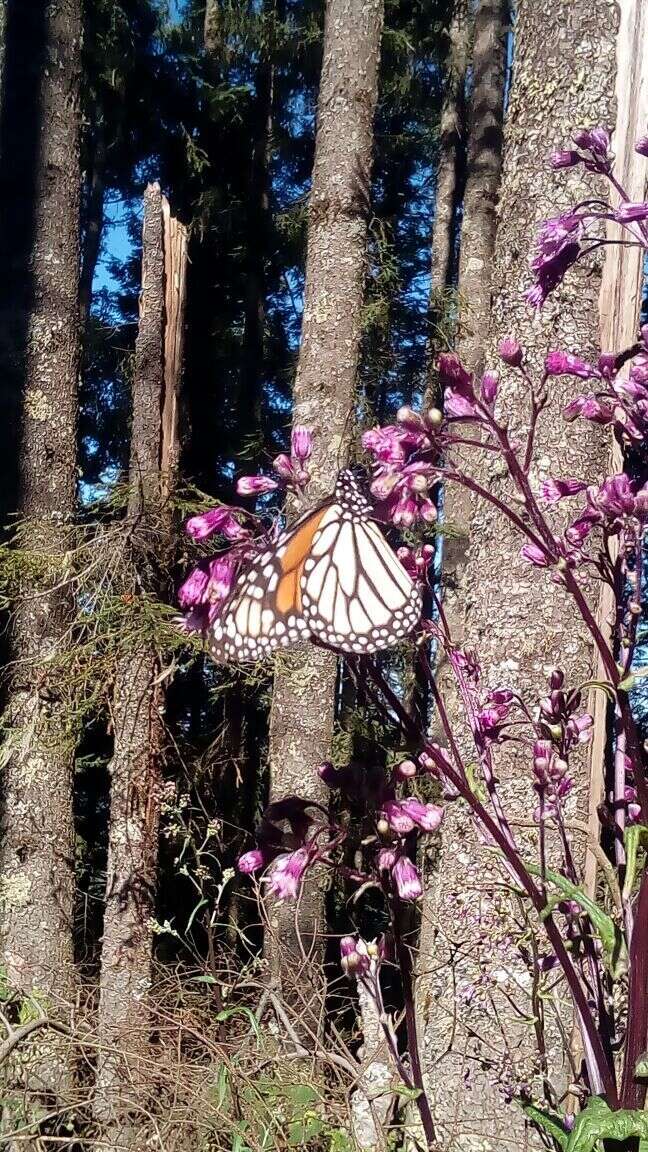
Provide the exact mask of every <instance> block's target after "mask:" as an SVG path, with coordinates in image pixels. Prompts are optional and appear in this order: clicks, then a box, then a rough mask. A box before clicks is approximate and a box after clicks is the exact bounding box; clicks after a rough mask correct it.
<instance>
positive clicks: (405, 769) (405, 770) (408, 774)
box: [394, 760, 418, 780]
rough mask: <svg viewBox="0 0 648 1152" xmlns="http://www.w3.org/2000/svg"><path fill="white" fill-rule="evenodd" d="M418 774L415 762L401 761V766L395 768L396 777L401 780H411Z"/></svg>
mask: <svg viewBox="0 0 648 1152" xmlns="http://www.w3.org/2000/svg"><path fill="white" fill-rule="evenodd" d="M417 772H418V769H417V767H416V764H415V763H414V761H413V760H401V762H400V764H397V765H396V767H395V768H394V776H396V777H397V778H398V779H399V780H411V779H412V777H413V776H416V773H417Z"/></svg>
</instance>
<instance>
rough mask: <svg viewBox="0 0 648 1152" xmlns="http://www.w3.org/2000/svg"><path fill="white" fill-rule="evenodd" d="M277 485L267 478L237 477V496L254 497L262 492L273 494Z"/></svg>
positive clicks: (274, 481)
mask: <svg viewBox="0 0 648 1152" xmlns="http://www.w3.org/2000/svg"><path fill="white" fill-rule="evenodd" d="M278 487H279V485H278V484H277V481H276V480H271V479H270V477H269V476H239V478H238V480H237V481H236V491H237V492H238V494H239V496H256V495H258V494H261V493H263V492H274V491H275V489H276V488H278Z"/></svg>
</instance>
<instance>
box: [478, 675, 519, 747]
mask: <svg viewBox="0 0 648 1152" xmlns="http://www.w3.org/2000/svg"><path fill="white" fill-rule="evenodd" d="M512 703H513V693H512V692H509V691H508V689H501V688H500V689H496V690H495V691H494V692H491V693H490V695H489V696H488V697H487V699H486V701H485V702H484V704H483V706H482V707H481V708H480V709H479V711H478V712H477V715H476V722H477V732H476V734H475V735H476V740H477V742H478V743H479V745H480V746H481V747H485V746H487V745H488V744H493V743H495V742H497V741H498V740H499V738H500V736H501V733H502V729H503V727H504V725H505V724H506V722H507V720H508V718H509V715H510V712H511V705H512Z"/></svg>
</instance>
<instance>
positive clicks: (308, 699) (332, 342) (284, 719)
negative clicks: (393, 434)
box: [267, 0, 383, 988]
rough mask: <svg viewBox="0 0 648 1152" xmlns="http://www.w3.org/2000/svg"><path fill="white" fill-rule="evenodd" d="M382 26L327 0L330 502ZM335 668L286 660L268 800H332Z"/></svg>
mask: <svg viewBox="0 0 648 1152" xmlns="http://www.w3.org/2000/svg"><path fill="white" fill-rule="evenodd" d="M382 22H383V5H382V0H369V2H361V0H329V2H328V4H327V7H326V20H325V28H324V58H323V63H322V75H321V80H320V91H319V101H318V112H317V134H316V147H315V162H314V167H313V183H312V191H311V197H310V206H309V223H308V255H307V262H306V288H305V300H304V317H303V325H302V340H301V347H300V352H299V363H298V368H297V379H296V381H295V389H294V409H293V420H294V422H295V424H305V425H306V426H307V427H309V428H311V429H312V430H313V433H314V436H315V444H314V449H313V456H312V459H311V463H310V469H311V475H312V482H311V485H310V490H309V500H310V501H311V502H312V503H313V504H315V503H317V501H319V500H321V499H322V497H324V496H327V495H328V494H329V493H330V492H331V490H332V488H333V485H334V482H335V477H336V475H337V472H338V469H339V468H340V466H341V465H342V464H343V463H344V461H345V459H346V455H347V450H348V443H349V438H350V433H351V424H352V420H353V401H354V395H355V383H356V369H357V364H358V353H359V347H360V336H361V310H362V302H363V293H364V280H365V261H366V246H367V214H368V207H369V195H370V175H371V158H372V142H373V116H374V110H375V106H376V98H377V88H378V62H379V56H380V38H381V32H382ZM336 678H337V660H336V658H335V656H334V655H332V654H331V653H330V652H325V651H323V650H320V649H317V648H314V647H312V646H311V645H308V646H305V647H302V648H295V649H293V650H291V652H290V653H287V654H286V655H285V656H283V655H282V656H280V657H279V658H278V662H277V669H276V673H275V683H274V691H273V697H272V711H271V717H270V772H271V796H272V798H273V799H278V798H280V797H281V796H285V795H287V794H289V793H295V792H299V793H300V794H301V795H310V796H312V797H313V798H314V799H318V800H320V801H322V802H326V799H327V790H326V789H325V787H324V785H323V784H321V782H320V781H319V778H318V776H317V772H316V768H317V765H318V764H319V763H321V761H322V760H325V759H326V758H327V757H328V755H329V753H330V744H331V736H332V733H333V720H334V711H335V685H336ZM323 916H324V893H323V891H322V890H321V889H318V888H317V886H316V885H312V886H311V887H310V889H309V890H308V891H307V892H306V893H305V895H304V898H303V899H302V901H301V904H300V907H299V935H301V938H302V946H303V948H304V949H305V952H306V953H308V952H309V949H310V948H311V947H312V946H313V943H314V942H315V940H316V937H317V934H318V932H319V931H321V929H322V925H323ZM293 917H294V913H293V912H292V911H291V912H287V911H284V910H282V909H279V908H277V907H275V908H274V909H273V910H272V912H271V921H272V922H271V925H270V927H271V932H270V934H269V940H268V946H267V952H268V957H269V960H270V964H271V969H272V973H273V976H274V978H275V980H277V981H278V983H279V985H280V986H283V987H284V988H287V987H290V986H291V985H294V983H295V979H296V977H297V976H298V972H297V971H296V968H295V957H296V956H297V957H299V956H300V950H299V947H298V943H297V940H296V932H295V925H294V919H293Z"/></svg>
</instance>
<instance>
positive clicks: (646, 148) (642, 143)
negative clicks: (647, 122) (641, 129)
mask: <svg viewBox="0 0 648 1152" xmlns="http://www.w3.org/2000/svg"><path fill="white" fill-rule="evenodd" d="M635 152H638V153H639V155H640V156H648V136H640V137H639V139H638V140H637V142H636V144H635Z"/></svg>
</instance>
